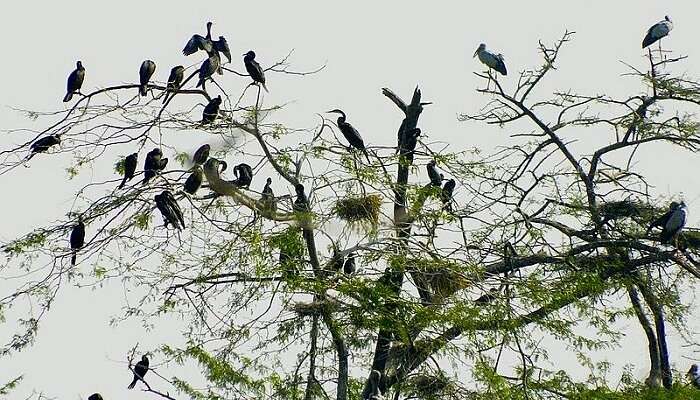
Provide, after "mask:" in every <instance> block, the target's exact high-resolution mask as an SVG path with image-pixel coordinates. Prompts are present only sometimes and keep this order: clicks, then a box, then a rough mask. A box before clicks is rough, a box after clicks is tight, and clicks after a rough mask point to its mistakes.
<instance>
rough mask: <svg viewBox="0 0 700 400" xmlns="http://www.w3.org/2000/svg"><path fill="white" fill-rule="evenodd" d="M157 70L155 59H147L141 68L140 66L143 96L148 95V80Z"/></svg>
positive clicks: (141, 92) (140, 91)
mask: <svg viewBox="0 0 700 400" xmlns="http://www.w3.org/2000/svg"><path fill="white" fill-rule="evenodd" d="M155 72H156V63H154V62H153V61H151V60H146V61H144V62H142V63H141V68H139V83H140V86H139V94H140V95H141V96H145V95H146V91H147V90H148V81H149V80H151V77H152V76H153V74H154V73H155Z"/></svg>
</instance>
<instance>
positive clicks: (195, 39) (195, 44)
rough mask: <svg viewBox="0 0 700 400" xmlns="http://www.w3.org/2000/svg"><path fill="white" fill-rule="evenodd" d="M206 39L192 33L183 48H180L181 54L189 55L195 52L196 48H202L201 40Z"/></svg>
mask: <svg viewBox="0 0 700 400" xmlns="http://www.w3.org/2000/svg"><path fill="white" fill-rule="evenodd" d="M205 40H206V39H204V38H203V37H202V36H200V35H192V37H191V38H190V40H189V41H188V42H187V44H186V45H185V48H184V49H182V54H184V55H186V56H189V55H192V54H194V53H196V52H197V50H202V49H203V48H204V46H203V42H204V41H205Z"/></svg>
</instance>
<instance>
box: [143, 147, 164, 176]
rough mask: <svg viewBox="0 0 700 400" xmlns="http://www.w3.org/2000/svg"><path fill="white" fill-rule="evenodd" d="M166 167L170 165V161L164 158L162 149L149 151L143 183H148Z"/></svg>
mask: <svg viewBox="0 0 700 400" xmlns="http://www.w3.org/2000/svg"><path fill="white" fill-rule="evenodd" d="M166 165H168V159H167V158H163V152H162V151H161V150H160V149H158V148H155V149H153V150H151V151H149V152H148V154H146V161H145V162H144V166H143V183H144V184H146V183H148V181H149V180H151V178H153V177H155V176H156V175H157V174H158V172H159V171H162V170H164V169H165V166H166Z"/></svg>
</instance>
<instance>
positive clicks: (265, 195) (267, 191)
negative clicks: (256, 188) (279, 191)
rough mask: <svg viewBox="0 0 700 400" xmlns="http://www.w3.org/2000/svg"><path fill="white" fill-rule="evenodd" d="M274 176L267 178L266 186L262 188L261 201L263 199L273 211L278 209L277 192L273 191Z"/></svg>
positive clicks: (266, 205)
mask: <svg viewBox="0 0 700 400" xmlns="http://www.w3.org/2000/svg"><path fill="white" fill-rule="evenodd" d="M271 185H272V178H267V181H266V182H265V187H264V188H263V190H262V197H261V198H260V201H262V203H263V206H264V207H265V208H266V209H268V210H271V211H272V212H275V211H276V210H277V203H276V202H275V194H274V193H273V192H272V186H271Z"/></svg>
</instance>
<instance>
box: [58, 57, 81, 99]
mask: <svg viewBox="0 0 700 400" xmlns="http://www.w3.org/2000/svg"><path fill="white" fill-rule="evenodd" d="M83 80H85V68H84V67H83V63H82V62H81V61H78V62H77V63H75V70H74V71H73V72H71V73H70V75H68V84H67V91H66V96H65V97H64V98H63V102H64V103H67V102H69V101H71V99H72V98H73V93H80V88H81V87H82V86H83Z"/></svg>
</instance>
